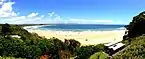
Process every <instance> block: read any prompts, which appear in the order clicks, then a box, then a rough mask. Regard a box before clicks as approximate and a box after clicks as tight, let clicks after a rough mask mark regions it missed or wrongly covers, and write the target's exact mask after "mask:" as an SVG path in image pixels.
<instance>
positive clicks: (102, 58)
mask: <svg viewBox="0 0 145 59" xmlns="http://www.w3.org/2000/svg"><path fill="white" fill-rule="evenodd" d="M89 59H108V55H107V54H106V53H103V52H96V53H95V54H93V55H91V57H90V58H89Z"/></svg>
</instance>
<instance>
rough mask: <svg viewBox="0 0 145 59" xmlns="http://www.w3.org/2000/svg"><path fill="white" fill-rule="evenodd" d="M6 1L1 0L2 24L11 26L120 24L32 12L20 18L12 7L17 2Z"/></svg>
mask: <svg viewBox="0 0 145 59" xmlns="http://www.w3.org/2000/svg"><path fill="white" fill-rule="evenodd" d="M5 1H6V0H0V5H2V7H1V8H0V23H11V24H24V23H25V24H30V23H33V24H34V23H46V24H49V23H65V24H67V23H77V24H112V23H119V22H120V21H118V22H115V21H112V20H87V19H76V18H68V19H63V18H62V17H61V16H59V15H58V14H56V13H55V12H50V13H48V15H47V16H46V15H39V13H36V12H32V13H30V14H28V15H26V16H20V15H19V12H17V13H16V12H15V11H13V7H12V5H13V4H15V2H5Z"/></svg>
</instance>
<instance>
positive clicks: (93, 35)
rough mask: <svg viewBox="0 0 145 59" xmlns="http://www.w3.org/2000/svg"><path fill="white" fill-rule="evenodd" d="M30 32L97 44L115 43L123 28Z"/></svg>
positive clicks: (119, 37) (47, 36)
mask: <svg viewBox="0 0 145 59" xmlns="http://www.w3.org/2000/svg"><path fill="white" fill-rule="evenodd" d="M28 31H29V32H31V33H37V34H38V35H40V36H43V37H45V38H48V39H49V38H52V37H56V38H58V39H60V40H62V41H64V39H75V40H77V41H79V42H80V43H81V44H82V45H97V44H100V43H116V42H119V41H122V40H123V35H124V34H125V30H114V31H82V32H73V31H52V30H38V29H37V30H28Z"/></svg>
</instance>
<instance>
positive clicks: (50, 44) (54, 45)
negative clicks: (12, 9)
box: [0, 24, 104, 59]
mask: <svg viewBox="0 0 145 59" xmlns="http://www.w3.org/2000/svg"><path fill="white" fill-rule="evenodd" d="M0 34H1V35H0V56H1V58H5V57H6V58H26V59H40V58H42V59H43V58H46V59H69V58H70V57H75V56H78V57H77V58H76V59H88V58H89V57H90V56H91V55H92V54H94V53H96V52H100V51H103V50H104V45H102V44H100V45H96V46H80V45H81V44H80V43H79V42H78V41H76V40H73V39H69V40H67V39H66V40H65V41H64V42H62V41H61V40H59V39H57V38H50V39H46V38H44V37H40V36H38V35H37V34H36V33H29V32H28V31H27V30H25V29H23V28H22V26H18V25H9V24H1V25H0ZM11 35H18V36H20V37H21V38H14V37H12V36H11Z"/></svg>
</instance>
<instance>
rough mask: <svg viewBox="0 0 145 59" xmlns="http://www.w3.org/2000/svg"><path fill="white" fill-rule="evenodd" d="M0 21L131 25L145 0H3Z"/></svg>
mask: <svg viewBox="0 0 145 59" xmlns="http://www.w3.org/2000/svg"><path fill="white" fill-rule="evenodd" d="M0 6H1V8H0V23H78V24H128V23H129V22H130V21H131V20H132V17H133V16H135V15H137V14H138V13H140V12H142V11H144V10H145V0H0Z"/></svg>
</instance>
